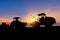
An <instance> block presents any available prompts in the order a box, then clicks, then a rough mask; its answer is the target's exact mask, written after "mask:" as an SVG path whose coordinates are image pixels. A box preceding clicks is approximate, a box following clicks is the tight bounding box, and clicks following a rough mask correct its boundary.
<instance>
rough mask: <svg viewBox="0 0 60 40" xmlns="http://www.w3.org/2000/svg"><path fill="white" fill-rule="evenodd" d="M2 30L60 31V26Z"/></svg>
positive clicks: (3, 30) (2, 30)
mask: <svg viewBox="0 0 60 40" xmlns="http://www.w3.org/2000/svg"><path fill="white" fill-rule="evenodd" d="M0 32H60V26H54V27H51V28H46V27H40V28H4V29H1V28H0Z"/></svg>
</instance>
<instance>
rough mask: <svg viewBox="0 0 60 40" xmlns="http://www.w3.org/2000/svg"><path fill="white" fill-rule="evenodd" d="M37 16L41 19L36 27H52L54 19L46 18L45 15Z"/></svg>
mask: <svg viewBox="0 0 60 40" xmlns="http://www.w3.org/2000/svg"><path fill="white" fill-rule="evenodd" d="M38 16H41V18H39V23H38V25H37V26H40V25H45V27H52V25H53V24H54V23H56V20H55V18H53V17H47V16H46V14H45V13H41V14H38Z"/></svg>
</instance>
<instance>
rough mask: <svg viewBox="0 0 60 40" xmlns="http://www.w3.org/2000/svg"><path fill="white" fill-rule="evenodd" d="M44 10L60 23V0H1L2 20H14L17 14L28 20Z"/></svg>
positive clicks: (0, 15) (23, 19)
mask: <svg viewBox="0 0 60 40" xmlns="http://www.w3.org/2000/svg"><path fill="white" fill-rule="evenodd" d="M42 12H44V13H46V14H47V16H52V17H54V18H55V19H56V21H57V23H60V0H0V22H3V21H5V22H9V21H12V20H13V17H15V16H19V17H21V20H22V21H27V22H28V21H29V20H31V18H34V19H35V20H36V19H37V18H38V17H37V14H39V13H42Z"/></svg>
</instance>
